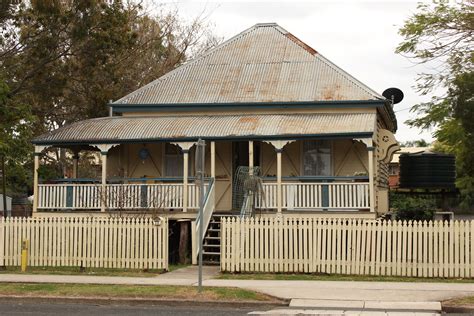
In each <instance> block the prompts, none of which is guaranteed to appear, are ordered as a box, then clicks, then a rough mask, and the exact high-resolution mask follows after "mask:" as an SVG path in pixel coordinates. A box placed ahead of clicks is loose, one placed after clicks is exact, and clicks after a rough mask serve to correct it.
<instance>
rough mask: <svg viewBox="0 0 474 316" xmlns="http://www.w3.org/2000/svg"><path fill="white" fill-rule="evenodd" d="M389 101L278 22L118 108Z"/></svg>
mask: <svg viewBox="0 0 474 316" xmlns="http://www.w3.org/2000/svg"><path fill="white" fill-rule="evenodd" d="M374 99H384V98H383V97H382V96H381V95H379V94H378V93H376V92H374V91H373V90H371V89H370V88H368V87H367V86H365V85H364V84H362V83H361V82H359V81H358V80H357V79H355V78H354V77H352V76H351V75H349V74H348V73H346V72H345V71H343V70H342V69H340V68H339V67H337V66H336V65H334V64H333V63H332V62H330V61H329V60H327V59H326V58H325V57H323V56H322V55H321V54H319V53H318V52H316V51H315V50H314V49H312V48H311V47H309V46H308V45H306V44H305V43H303V42H302V41H300V40H299V39H298V38H296V37H295V36H294V35H292V34H291V33H289V32H287V31H286V30H284V29H283V28H281V27H280V26H278V25H277V24H275V23H267V24H257V25H255V26H253V27H251V28H249V29H248V30H246V31H244V32H242V33H240V34H238V35H236V36H234V37H233V38H231V39H229V40H227V41H226V42H224V43H222V44H221V45H219V46H217V47H216V48H214V49H212V50H210V51H208V52H207V53H205V54H204V55H203V56H201V57H199V58H196V59H194V60H192V61H190V62H188V63H186V64H184V65H182V66H180V67H178V68H176V69H175V70H173V71H171V72H169V73H168V74H166V75H164V76H162V77H160V78H158V79H157V80H155V81H153V82H151V83H149V84H148V85H146V86H144V87H142V88H140V89H138V90H136V91H135V92H132V93H130V94H129V95H127V96H125V97H123V98H121V99H119V100H118V101H116V102H114V103H116V104H158V105H159V104H175V103H233V102H300V101H341V100H374Z"/></svg>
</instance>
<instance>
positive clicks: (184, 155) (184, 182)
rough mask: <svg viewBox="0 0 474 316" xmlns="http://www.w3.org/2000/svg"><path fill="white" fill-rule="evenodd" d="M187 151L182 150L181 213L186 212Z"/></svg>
mask: <svg viewBox="0 0 474 316" xmlns="http://www.w3.org/2000/svg"><path fill="white" fill-rule="evenodd" d="M188 161H189V149H183V212H187V211H188V172H189V171H188V168H189V162H188Z"/></svg>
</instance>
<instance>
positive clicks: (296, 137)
mask: <svg viewBox="0 0 474 316" xmlns="http://www.w3.org/2000/svg"><path fill="white" fill-rule="evenodd" d="M372 135H373V133H372V132H355V133H327V134H308V135H301V134H298V135H291V134H288V135H266V136H260V135H259V136H255V135H248V136H221V137H212V136H210V137H179V138H156V139H155V138H150V139H104V140H97V139H84V140H80V141H78V140H74V141H62V142H61V141H41V140H33V141H32V143H33V144H35V145H46V146H48V145H49V146H53V145H60V146H73V145H99V144H136V143H162V142H168V143H169V142H185V141H197V140H198V139H203V140H207V141H225V140H227V141H247V140H256V141H259V140H260V141H267V140H304V139H344V138H369V137H370V138H371V137H372Z"/></svg>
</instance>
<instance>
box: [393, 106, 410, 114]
mask: <svg viewBox="0 0 474 316" xmlns="http://www.w3.org/2000/svg"><path fill="white" fill-rule="evenodd" d="M409 109H411V106H409V107H407V108H404V109H400V110H396V111H394V112H395V113H397V112H401V111H406V110H409Z"/></svg>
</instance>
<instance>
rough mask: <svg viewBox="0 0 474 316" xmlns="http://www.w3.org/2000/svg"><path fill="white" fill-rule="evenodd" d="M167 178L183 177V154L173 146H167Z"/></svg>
mask: <svg viewBox="0 0 474 316" xmlns="http://www.w3.org/2000/svg"><path fill="white" fill-rule="evenodd" d="M165 176H166V177H182V176H183V152H182V151H181V149H180V148H179V147H178V146H176V145H172V144H165Z"/></svg>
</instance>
